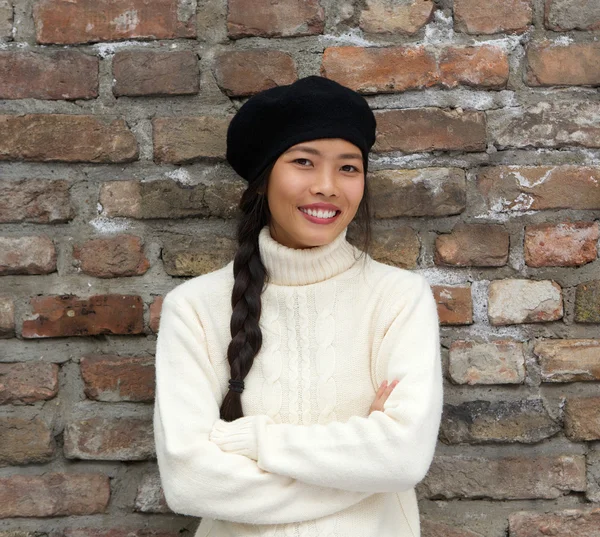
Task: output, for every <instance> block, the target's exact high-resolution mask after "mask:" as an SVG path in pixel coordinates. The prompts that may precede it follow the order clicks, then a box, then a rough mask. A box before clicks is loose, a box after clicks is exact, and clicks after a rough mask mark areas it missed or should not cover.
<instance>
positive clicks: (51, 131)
mask: <svg viewBox="0 0 600 537" xmlns="http://www.w3.org/2000/svg"><path fill="white" fill-rule="evenodd" d="M65 4H66V2H65ZM137 158H138V145H137V141H136V139H135V136H134V135H133V133H132V132H131V131H130V130H129V128H128V127H127V124H126V123H125V120H123V119H114V120H111V119H106V118H102V117H97V116H85V115H68V114H26V115H22V116H17V115H13V116H3V115H0V161H2V160H32V161H43V162H53V161H61V162H98V163H100V162H102V163H115V162H131V161H133V160H137Z"/></svg>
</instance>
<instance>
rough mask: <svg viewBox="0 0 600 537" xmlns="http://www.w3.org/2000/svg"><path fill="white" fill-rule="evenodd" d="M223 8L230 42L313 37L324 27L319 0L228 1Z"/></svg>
mask: <svg viewBox="0 0 600 537" xmlns="http://www.w3.org/2000/svg"><path fill="white" fill-rule="evenodd" d="M227 8H228V13H227V31H228V34H229V37H230V38H231V39H239V38H241V37H248V36H260V37H291V36H301V35H315V34H321V33H323V29H324V27H325V12H324V10H323V8H322V7H321V4H320V3H319V0H279V1H278V2H272V1H271V0H229V1H228V3H227Z"/></svg>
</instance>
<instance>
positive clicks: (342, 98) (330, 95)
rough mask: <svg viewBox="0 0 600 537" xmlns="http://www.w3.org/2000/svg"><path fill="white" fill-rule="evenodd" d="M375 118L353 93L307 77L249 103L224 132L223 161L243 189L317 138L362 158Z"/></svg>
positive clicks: (369, 144)
mask: <svg viewBox="0 0 600 537" xmlns="http://www.w3.org/2000/svg"><path fill="white" fill-rule="evenodd" d="M376 127H377V124H376V121H375V115H374V114H373V112H372V110H371V109H370V107H369V104H368V103H367V101H366V100H365V98H364V97H363V96H362V95H360V94H359V93H357V92H356V91H354V90H352V89H350V88H347V87H346V86H343V85H342V84H339V83H338V82H335V81H334V80H330V79H328V78H325V77H321V76H315V75H311V76H308V77H305V78H300V79H298V80H296V82H294V83H292V84H288V85H283V86H276V87H273V88H269V89H267V90H264V91H261V92H260V93H257V94H256V95H254V96H252V97H250V98H249V99H248V100H247V101H246V102H245V103H244V104H243V105H242V106H241V107H240V109H239V110H238V111H237V113H236V114H235V115H234V116H233V118H232V119H231V122H230V123H229V127H228V128H227V152H226V158H227V161H228V162H229V164H230V165H231V167H232V168H233V169H234V170H235V171H236V172H237V173H238V175H240V176H241V177H242V178H244V179H245V180H246V181H248V183H250V182H252V181H254V180H255V179H256V178H257V177H258V176H259V175H260V174H261V173H262V172H263V171H264V170H265V169H266V168H267V167H268V166H269V164H271V163H272V162H273V161H274V160H276V159H277V158H278V157H279V155H281V153H283V152H284V151H286V150H287V149H288V148H290V147H291V146H293V145H296V144H298V143H300V142H305V141H308V140H317V139H319V138H342V139H344V140H347V141H349V142H351V143H352V144H354V145H356V146H357V147H358V148H359V149H360V150H361V153H362V155H363V162H364V165H365V173H366V171H367V162H368V154H369V151H370V149H371V147H372V146H373V144H374V143H375V130H376Z"/></svg>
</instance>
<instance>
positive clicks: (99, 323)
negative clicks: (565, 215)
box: [22, 295, 144, 338]
mask: <svg viewBox="0 0 600 537" xmlns="http://www.w3.org/2000/svg"><path fill="white" fill-rule="evenodd" d="M30 302H31V307H32V309H33V315H34V316H35V318H34V319H27V320H24V321H23V330H22V334H23V337H24V338H38V337H65V336H93V335H98V334H141V333H142V332H143V328H144V303H143V301H142V298H141V297H139V296H132V295H95V296H92V297H89V298H79V297H77V296H74V295H57V296H40V297H33V298H32V299H31V300H30Z"/></svg>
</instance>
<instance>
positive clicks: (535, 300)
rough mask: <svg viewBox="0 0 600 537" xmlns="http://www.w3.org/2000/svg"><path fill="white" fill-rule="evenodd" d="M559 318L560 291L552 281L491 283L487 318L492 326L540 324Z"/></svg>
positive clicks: (560, 308) (561, 306)
mask: <svg viewBox="0 0 600 537" xmlns="http://www.w3.org/2000/svg"><path fill="white" fill-rule="evenodd" d="M562 316H563V301H562V289H561V287H560V285H558V284H557V283H556V282H554V281H552V280H537V281H536V280H525V279H507V280H494V281H492V282H490V286H489V292H488V318H489V320H490V323H491V324H493V325H505V324H520V323H543V322H548V321H556V320H557V319H561V318H562Z"/></svg>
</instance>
